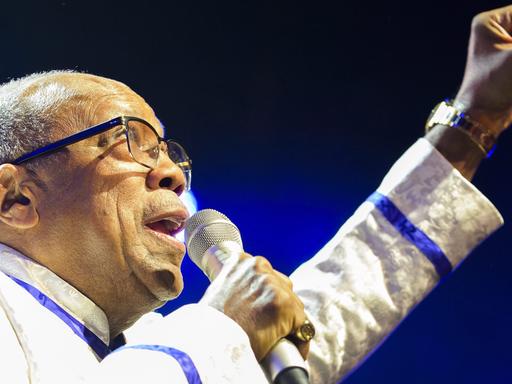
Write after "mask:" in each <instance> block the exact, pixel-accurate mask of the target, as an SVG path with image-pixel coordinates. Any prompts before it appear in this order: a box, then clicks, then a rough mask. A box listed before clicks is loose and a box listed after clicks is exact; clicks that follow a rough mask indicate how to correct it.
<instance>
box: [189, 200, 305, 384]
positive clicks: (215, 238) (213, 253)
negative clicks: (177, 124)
mask: <svg viewBox="0 0 512 384" xmlns="http://www.w3.org/2000/svg"><path fill="white" fill-rule="evenodd" d="M185 243H186V245H187V250H188V255H189V257H190V258H191V259H192V261H193V262H194V263H195V264H196V265H197V266H198V267H199V268H200V269H201V270H202V271H203V272H204V273H205V274H206V276H208V278H209V279H210V281H213V280H214V279H215V278H216V277H217V276H218V274H219V273H220V271H221V269H222V267H223V266H224V265H226V264H227V263H229V262H231V261H236V260H238V256H239V255H240V254H241V253H242V252H243V245H242V238H241V236H240V231H239V230H238V228H237V227H236V226H235V224H233V223H232V222H231V221H230V220H229V219H228V218H227V217H226V216H225V215H223V214H222V213H220V212H218V211H216V210H214V209H203V210H201V211H199V212H197V213H196V214H194V215H192V216H191V217H190V218H189V219H188V220H187V223H186V225H185ZM261 366H262V368H263V370H264V371H265V373H266V375H267V378H268V379H269V380H270V381H271V382H272V383H274V384H309V377H308V371H307V368H306V364H305V362H304V359H303V358H302V355H301V354H300V353H299V351H298V349H297V348H296V347H295V345H294V344H293V343H292V342H291V341H289V340H287V339H281V340H280V341H279V342H278V343H277V344H276V345H275V346H274V347H273V348H272V349H271V350H270V352H269V353H268V354H267V355H266V356H265V357H264V358H263V360H262V362H261Z"/></svg>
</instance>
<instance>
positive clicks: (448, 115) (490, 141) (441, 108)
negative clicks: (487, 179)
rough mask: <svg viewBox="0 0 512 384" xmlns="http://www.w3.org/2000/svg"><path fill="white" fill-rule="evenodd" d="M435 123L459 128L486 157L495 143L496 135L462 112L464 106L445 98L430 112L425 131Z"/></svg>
mask: <svg viewBox="0 0 512 384" xmlns="http://www.w3.org/2000/svg"><path fill="white" fill-rule="evenodd" d="M437 124H441V125H446V126H448V127H453V128H457V129H460V130H461V131H463V132H464V133H465V134H467V135H468V136H469V137H470V139H471V140H472V141H473V142H474V143H475V144H476V145H477V146H478V148H480V150H481V151H482V152H483V153H484V155H485V156H486V157H489V156H490V155H491V154H492V152H493V149H494V146H495V144H496V137H495V136H494V134H493V133H492V132H490V131H489V130H487V129H486V128H485V127H484V126H483V125H482V124H480V123H479V122H477V121H475V120H473V119H471V117H470V116H468V115H467V114H466V113H465V112H464V106H462V105H460V104H459V105H455V104H454V103H453V102H451V101H448V100H445V101H442V102H440V103H439V104H438V105H437V106H436V107H435V108H434V109H433V110H432V112H431V114H430V116H429V118H428V119H427V123H426V125H425V130H426V132H429V131H430V130H431V129H432V128H433V127H435V126H436V125H437Z"/></svg>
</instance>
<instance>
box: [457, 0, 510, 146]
mask: <svg viewBox="0 0 512 384" xmlns="http://www.w3.org/2000/svg"><path fill="white" fill-rule="evenodd" d="M511 33H512V6H508V7H504V8H499V9H496V10H492V11H489V12H484V13H481V14H479V15H477V16H476V17H475V18H474V19H473V23H472V26H471V37H470V40H469V48H468V58H467V62H466V70H465V73H464V79H463V81H462V86H461V88H460V91H459V93H458V94H457V97H456V99H455V100H456V101H457V102H461V103H462V104H463V105H464V106H465V107H467V111H468V115H469V116H471V118H473V119H475V120H477V121H479V122H480V123H481V124H482V125H483V126H485V127H486V128H487V129H490V130H491V131H492V132H493V133H494V134H495V135H496V137H497V136H499V134H500V133H501V132H503V131H504V130H505V129H506V128H507V127H508V126H509V125H510V123H511V122H512V36H511Z"/></svg>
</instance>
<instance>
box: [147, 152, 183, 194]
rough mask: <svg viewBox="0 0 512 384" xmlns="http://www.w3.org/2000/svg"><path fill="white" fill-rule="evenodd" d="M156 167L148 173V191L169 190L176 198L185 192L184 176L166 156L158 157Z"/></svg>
mask: <svg viewBox="0 0 512 384" xmlns="http://www.w3.org/2000/svg"><path fill="white" fill-rule="evenodd" d="M160 156H161V157H160V161H159V162H158V165H157V166H156V167H155V168H153V169H152V170H151V171H149V173H148V175H147V177H146V184H147V186H148V188H150V189H155V190H156V189H159V188H162V189H170V190H171V191H174V192H175V193H176V194H177V195H178V196H179V195H181V194H182V193H183V191H185V182H186V181H185V175H184V174H183V171H182V170H181V168H180V167H178V166H177V165H176V164H174V163H173V162H172V160H171V159H170V158H169V157H168V156H166V155H165V156H164V155H163V154H161V155H160Z"/></svg>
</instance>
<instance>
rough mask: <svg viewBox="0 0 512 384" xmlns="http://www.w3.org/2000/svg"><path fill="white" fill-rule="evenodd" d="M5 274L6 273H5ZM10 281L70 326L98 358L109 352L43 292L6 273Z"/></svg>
mask: <svg viewBox="0 0 512 384" xmlns="http://www.w3.org/2000/svg"><path fill="white" fill-rule="evenodd" d="M6 275H7V274H6ZM7 276H8V277H9V278H10V279H11V280H12V281H14V282H15V283H16V284H18V285H19V286H20V287H22V288H23V289H25V291H27V292H28V293H30V295H31V296H32V297H33V298H34V299H36V300H37V301H38V302H39V304H41V305H42V306H43V307H45V308H46V309H48V310H49V311H51V312H53V313H54V314H55V315H56V316H57V317H58V318H59V319H61V320H62V321H63V322H64V323H66V325H67V326H68V327H69V328H71V330H72V331H73V332H74V333H75V335H77V336H78V337H80V338H81V339H82V340H84V341H85V342H86V343H87V344H88V345H89V346H90V347H91V348H92V349H93V350H94V352H95V353H96V355H98V357H99V358H101V359H103V358H105V356H107V355H108V354H109V353H110V349H109V347H108V346H107V345H106V344H105V343H104V342H103V341H102V340H101V339H100V338H99V337H98V336H96V335H95V334H94V333H93V332H92V331H91V330H89V329H88V328H87V327H86V326H85V325H83V324H82V323H80V322H79V321H78V320H77V319H75V318H74V317H73V316H71V315H70V314H69V313H67V312H66V311H65V310H64V308H62V307H61V306H60V305H59V304H57V303H56V302H55V301H53V300H52V299H50V298H49V297H48V296H46V295H45V294H44V293H42V292H41V291H39V290H38V289H37V288H35V287H33V286H31V285H30V284H27V283H25V282H24V281H21V280H19V279H17V278H15V277H13V276H10V275H7Z"/></svg>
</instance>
